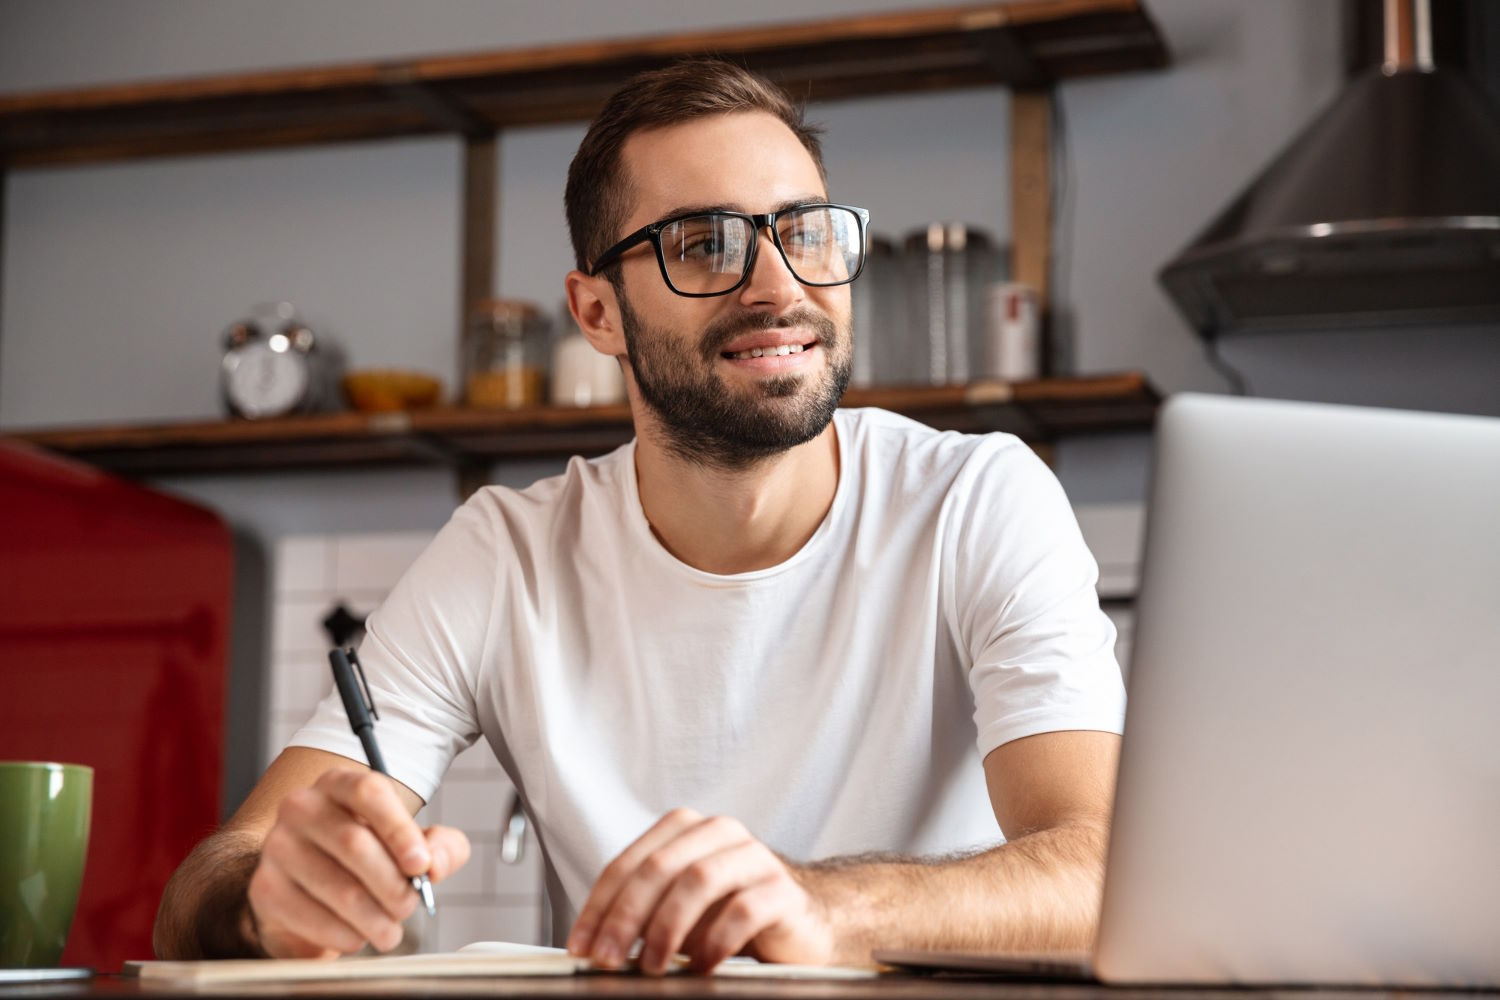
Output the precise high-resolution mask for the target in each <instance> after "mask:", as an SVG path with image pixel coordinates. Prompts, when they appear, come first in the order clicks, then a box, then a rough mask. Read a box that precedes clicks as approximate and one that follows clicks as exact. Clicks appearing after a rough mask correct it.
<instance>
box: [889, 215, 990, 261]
mask: <svg viewBox="0 0 1500 1000" xmlns="http://www.w3.org/2000/svg"><path fill="white" fill-rule="evenodd" d="M989 246H990V238H989V235H988V234H987V233H985V231H984V230H982V229H976V228H975V227H973V226H970V225H967V224H966V223H962V222H934V223H932V224H931V225H928V226H924V227H922V228H921V229H914V230H912V231H911V232H910V233H908V234H907V236H906V249H907V250H908V251H913V250H916V251H921V250H926V251H927V252H928V253H942V252H943V251H947V252H949V253H963V252H964V251H965V250H967V249H970V248H973V249H975V250H988V249H989Z"/></svg>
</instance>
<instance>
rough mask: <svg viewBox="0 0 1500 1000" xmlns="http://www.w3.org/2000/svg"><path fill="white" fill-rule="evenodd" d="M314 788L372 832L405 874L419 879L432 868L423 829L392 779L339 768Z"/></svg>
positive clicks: (324, 776)
mask: <svg viewBox="0 0 1500 1000" xmlns="http://www.w3.org/2000/svg"><path fill="white" fill-rule="evenodd" d="M314 787H315V788H317V789H319V790H320V791H322V792H323V793H324V794H326V795H327V796H328V797H329V798H330V799H332V800H333V801H334V802H336V803H338V804H339V805H341V806H343V807H344V808H345V809H347V810H349V812H351V813H353V814H354V815H355V816H358V817H359V819H360V822H362V823H364V824H365V825H367V826H368V827H369V828H370V829H371V830H373V831H374V833H375V836H376V838H378V839H379V840H380V842H381V843H382V844H384V845H385V849H386V851H387V852H388V853H389V854H390V856H391V857H392V858H394V859H395V860H396V865H397V867H398V868H400V869H401V871H402V872H403V873H405V874H406V875H408V876H410V875H420V874H422V873H423V872H425V871H427V869H428V868H429V867H431V865H432V853H431V852H430V851H429V850H428V849H427V840H426V838H425V837H423V836H422V828H421V827H419V826H417V821H416V820H414V819H412V816H411V813H409V812H407V810H406V806H405V804H404V803H402V801H401V799H400V797H398V796H397V795H396V789H395V786H394V785H393V784H392V781H391V779H390V778H388V777H386V776H385V775H383V774H379V773H377V772H375V771H356V770H353V769H351V768H336V769H335V770H332V771H327V772H324V774H323V775H322V777H320V778H319V779H318V781H317V784H316V785H314Z"/></svg>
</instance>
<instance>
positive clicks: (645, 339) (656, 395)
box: [618, 289, 853, 469]
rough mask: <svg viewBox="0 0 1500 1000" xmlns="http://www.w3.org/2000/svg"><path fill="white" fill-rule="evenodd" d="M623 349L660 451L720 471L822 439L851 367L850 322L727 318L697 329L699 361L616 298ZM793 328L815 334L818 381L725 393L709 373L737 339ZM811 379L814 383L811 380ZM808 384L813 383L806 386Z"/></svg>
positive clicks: (788, 379) (799, 378) (773, 380)
mask: <svg viewBox="0 0 1500 1000" xmlns="http://www.w3.org/2000/svg"><path fill="white" fill-rule="evenodd" d="M618 300H619V303H620V321H621V325H622V327H623V332H624V334H625V350H626V353H627V354H628V355H629V357H630V367H631V370H632V371H633V372H634V375H635V384H636V388H638V389H639V390H640V394H641V399H642V401H643V402H644V403H645V404H646V405H647V406H649V407H650V408H651V410H652V411H653V412H654V413H655V414H656V415H657V417H659V418H660V419H661V423H662V425H663V427H664V428H665V430H666V432H667V447H668V448H669V449H671V451H672V452H673V453H675V454H676V455H678V456H679V457H680V458H683V459H686V460H687V461H690V462H694V463H697V464H702V465H712V466H717V467H720V468H725V469H744V468H748V467H749V466H752V465H754V464H756V463H757V462H760V461H763V460H764V459H767V458H770V457H772V456H774V455H779V454H781V453H782V452H784V451H786V450H788V449H790V448H794V447H796V446H797V445H799V444H806V443H807V442H808V441H811V440H812V439H813V438H815V437H817V436H818V435H819V434H821V433H823V430H824V428H826V427H827V426H828V422H829V421H830V420H832V419H833V412H834V410H836V409H838V405H839V400H841V399H842V398H843V397H844V390H845V389H847V388H848V387H849V376H850V373H851V371H852V369H853V344H852V339H851V337H852V330H851V329H850V324H846V325H845V327H844V329H843V330H840V329H839V328H838V326H837V325H836V324H835V323H834V321H833V320H832V319H830V318H829V317H828V316H826V315H824V314H823V313H820V312H816V311H814V310H812V309H806V308H804V309H798V310H795V311H793V312H791V313H788V314H786V315H784V316H770V315H768V314H766V313H745V314H743V315H738V316H726V317H724V318H723V319H720V320H717V321H715V322H713V323H711V324H709V326H708V327H707V328H705V329H704V331H703V335H702V336H701V337H700V338H699V344H698V348H699V354H700V358H701V363H699V359H695V358H693V357H692V356H691V349H689V350H688V351H684V350H683V348H682V347H681V345H680V344H679V343H678V342H677V339H676V338H674V337H672V336H671V335H670V334H669V333H668V332H667V331H665V330H661V329H659V328H655V327H651V326H649V325H647V324H646V323H645V322H643V321H642V320H641V318H640V317H639V316H638V315H636V313H635V311H634V310H633V309H631V308H630V303H629V301H628V300H627V299H626V297H625V294H624V290H623V289H620V290H619V292H618ZM785 326H800V327H805V328H807V329H811V330H813V331H814V332H815V333H816V334H817V338H818V347H819V348H821V349H822V350H824V351H826V352H827V357H828V363H827V364H826V365H825V366H824V368H823V371H822V373H821V375H818V376H809V375H778V376H772V377H769V378H764V379H760V380H759V381H757V382H756V383H754V384H753V385H751V386H750V387H749V388H748V389H747V390H745V391H731V389H730V387H729V385H728V384H727V383H726V382H725V381H724V379H722V378H720V377H719V375H718V374H717V373H715V372H714V370H713V364H714V361H715V359H717V358H718V356H719V352H720V350H721V349H722V347H723V346H724V345H725V344H728V343H729V342H730V341H732V340H733V339H734V338H736V337H738V336H740V335H741V334H743V333H746V332H749V331H753V330H768V329H772V328H775V327H785ZM814 380H815V381H814ZM809 382H812V384H808V383H809Z"/></svg>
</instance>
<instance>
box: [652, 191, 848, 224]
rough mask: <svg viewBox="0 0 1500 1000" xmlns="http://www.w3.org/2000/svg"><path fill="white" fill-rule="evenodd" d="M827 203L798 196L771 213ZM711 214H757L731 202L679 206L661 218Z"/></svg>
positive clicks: (816, 196)
mask: <svg viewBox="0 0 1500 1000" xmlns="http://www.w3.org/2000/svg"><path fill="white" fill-rule="evenodd" d="M827 201H828V199H827V196H825V195H821V194H808V195H798V196H797V197H795V198H789V199H787V200H786V201H783V202H781V203H780V204H779V205H777V206H776V207H775V208H773V209H771V211H773V212H785V211H786V210H787V209H789V208H797V207H799V206H801V205H822V204H826V203H827ZM710 212H737V213H739V214H740V215H753V214H755V213H753V212H747V211H745V208H744V206H743V205H737V204H734V203H732V202H731V203H725V204H718V205H678V206H677V207H675V208H671V209H668V210H667V211H666V212H663V213H662V215H661V218H663V219H675V218H678V217H679V216H683V215H708V214H709V213H710Z"/></svg>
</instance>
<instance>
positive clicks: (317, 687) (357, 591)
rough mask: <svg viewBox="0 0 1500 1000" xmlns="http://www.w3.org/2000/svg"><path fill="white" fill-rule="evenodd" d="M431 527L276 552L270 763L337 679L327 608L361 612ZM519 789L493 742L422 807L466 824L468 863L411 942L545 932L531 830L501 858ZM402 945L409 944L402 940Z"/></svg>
mask: <svg viewBox="0 0 1500 1000" xmlns="http://www.w3.org/2000/svg"><path fill="white" fill-rule="evenodd" d="M430 540H431V536H430V535H428V534H426V533H398V534H390V533H386V534H360V535H331V536H299V537H292V538H286V539H283V540H282V541H281V542H280V543H279V544H278V545H277V547H276V550H275V552H274V553H273V556H272V558H273V561H274V566H273V570H272V580H273V587H274V593H273V597H272V600H273V610H272V621H271V649H272V662H271V676H270V713H269V718H268V720H267V729H268V733H267V740H266V746H267V757H266V761H265V762H266V763H267V764H269V763H270V762H271V760H272V759H274V758H275V757H276V755H277V754H278V753H280V752H281V748H282V747H284V746H285V745H286V742H287V740H289V739H290V738H291V737H292V734H293V733H295V732H296V731H297V729H298V728H299V727H300V726H301V725H302V723H303V722H304V721H306V719H307V717H308V716H309V715H311V714H312V711H313V708H314V707H315V706H316V705H317V703H318V701H319V700H320V699H321V698H322V697H323V696H324V695H325V694H326V693H327V692H328V691H329V690H331V688H332V686H333V681H332V676H331V674H330V673H329V668H328V647H329V640H328V635H327V633H326V632H325V631H324V630H323V626H322V621H323V618H324V617H325V616H326V615H327V614H328V613H329V611H331V610H332V609H333V607H334V606H335V605H336V604H338V603H339V602H341V601H342V602H343V603H344V604H346V605H347V606H348V607H349V609H350V610H351V611H353V612H354V613H355V614H358V615H363V614H366V613H368V612H369V611H370V610H371V609H373V608H375V607H376V606H378V605H379V603H380V602H381V601H382V600H384V598H385V595H386V593H388V592H389V590H390V588H391V587H392V586H393V585H394V584H395V582H396V581H397V580H398V579H399V578H400V576H401V574H402V573H403V572H405V570H406V568H407V567H408V566H410V565H411V563H412V560H414V559H415V558H416V557H417V555H418V554H420V553H421V551H422V550H423V549H424V548H425V547H426V546H427V543H428V542H429V541H430ZM512 794H514V790H513V789H512V787H511V784H510V782H509V781H508V780H507V779H506V777H505V772H504V771H503V770H502V769H501V767H500V765H499V763H498V762H497V761H496V760H495V755H494V754H493V753H492V752H491V751H490V748H489V746H488V744H486V743H484V742H483V741H480V742H479V743H476V744H475V745H474V746H473V747H471V748H470V749H469V750H466V751H465V752H464V753H462V754H460V755H459V757H458V758H457V759H456V760H455V761H454V762H453V765H452V767H451V768H450V769H449V772H448V775H447V777H446V778H445V780H444V782H443V786H442V788H440V789H439V790H438V792H437V794H435V795H434V796H433V800H432V801H431V802H429V803H427V805H426V806H424V807H423V808H422V810H421V811H420V812H418V813H417V820H418V822H420V823H422V824H423V825H428V824H432V823H442V824H444V825H446V826H453V827H457V828H458V829H460V830H463V831H464V832H465V834H466V835H467V836H468V838H469V842H470V844H471V846H472V848H473V853H472V855H471V857H470V860H469V863H468V864H467V865H465V866H464V868H463V869H461V870H460V871H458V872H456V873H455V874H454V875H453V876H452V877H451V878H449V879H448V880H447V881H445V882H443V883H442V884H441V885H440V886H438V887H437V896H438V914H437V916H436V917H435V918H428V917H427V916H426V915H425V914H419V916H417V917H413V919H412V921H410V922H409V923H408V925H407V934H408V939H409V942H408V946H409V947H412V948H414V949H415V950H421V951H445V950H452V949H454V948H460V947H462V946H463V945H465V944H469V943H470V942H473V941H516V942H521V943H526V944H536V943H541V942H540V934H541V894H542V891H543V890H542V878H543V876H542V866H541V860H540V857H539V853H540V852H539V851H538V849H537V846H536V841H535V838H534V836H532V835H530V834H528V836H527V839H526V843H525V849H524V851H523V855H522V860H521V863H520V864H515V865H510V864H503V863H501V861H500V824H501V823H502V822H503V820H504V818H505V816H506V814H507V812H508V810H509V807H510V801H511V796H512ZM403 950H404V949H403Z"/></svg>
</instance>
